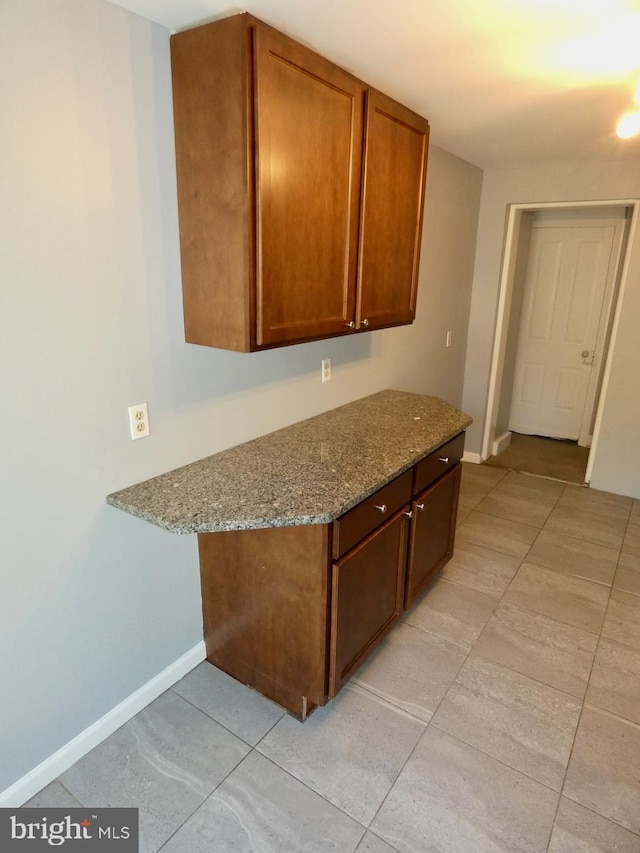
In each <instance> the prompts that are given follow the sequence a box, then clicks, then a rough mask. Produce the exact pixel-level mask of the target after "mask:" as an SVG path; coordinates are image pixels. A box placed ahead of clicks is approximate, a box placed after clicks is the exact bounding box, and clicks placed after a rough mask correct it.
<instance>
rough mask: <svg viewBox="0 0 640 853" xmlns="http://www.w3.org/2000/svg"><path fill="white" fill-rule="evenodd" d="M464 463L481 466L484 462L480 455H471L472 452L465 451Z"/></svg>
mask: <svg viewBox="0 0 640 853" xmlns="http://www.w3.org/2000/svg"><path fill="white" fill-rule="evenodd" d="M462 461H463V462H473V464H474V465H480V463H481V462H482V456H480V454H479V453H471V451H470V450H465V452H464V453H463V454H462Z"/></svg>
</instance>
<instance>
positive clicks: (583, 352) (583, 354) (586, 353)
mask: <svg viewBox="0 0 640 853" xmlns="http://www.w3.org/2000/svg"><path fill="white" fill-rule="evenodd" d="M589 355H590V353H589V350H588V349H583V350H582V357H583V358H589Z"/></svg>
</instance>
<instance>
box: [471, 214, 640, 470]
mask: <svg viewBox="0 0 640 853" xmlns="http://www.w3.org/2000/svg"><path fill="white" fill-rule="evenodd" d="M636 213H637V212H636V207H635V202H634V200H617V201H601V202H584V203H578V202H572V203H569V202H567V203H559V204H552V203H546V204H521V205H518V204H514V205H511V206H510V208H509V215H508V220H507V233H506V238H505V252H504V260H503V269H502V276H501V283H500V294H499V303H498V314H497V318H496V334H495V339H494V349H493V358H492V367H491V376H490V383H489V398H488V406H487V418H486V422H485V429H484V439H483V447H482V456H481V458H482V460H486V461H488V462H489V464H495V465H498V466H499V467H509V468H513V469H514V470H521V471H524V472H526V473H531V474H537V475H539V476H552V477H554V479H560V480H564V481H566V482H580V483H581V484H582V485H585V484H588V482H589V479H590V474H591V470H592V468H593V460H594V458H595V453H596V449H597V433H598V426H599V420H600V414H599V404H600V400H601V399H602V398H603V392H604V390H605V388H606V382H607V379H608V370H609V358H608V353H609V350H610V348H611V344H612V340H613V336H614V334H615V327H616V324H615V323H614V322H613V320H614V316H615V313H616V305H617V295H618V291H619V288H620V284H621V281H622V278H623V274H624V269H625V258H626V248H627V244H628V239H629V233H630V230H631V224H632V221H634V219H635V217H636ZM512 443H513V448H511V449H510V446H511V444H512ZM505 454H509V455H508V456H507V455H505ZM510 456H511V457H513V459H510ZM565 463H566V465H568V468H567V467H566V465H565ZM552 472H556V473H555V474H554V473H552ZM562 473H564V474H565V475H566V474H568V476H562Z"/></svg>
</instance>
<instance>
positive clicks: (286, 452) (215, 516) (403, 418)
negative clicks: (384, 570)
mask: <svg viewBox="0 0 640 853" xmlns="http://www.w3.org/2000/svg"><path fill="white" fill-rule="evenodd" d="M470 423H471V418H470V417H469V416H468V415H466V414H464V412H461V411H460V410H459V409H456V408H454V407H453V406H450V405H449V404H448V403H445V402H444V401H443V400H441V399H439V398H438V397H427V396H423V395H422V394H410V393H407V392H403V391H380V392H378V393H377V394H372V395H371V396H369V397H364V398H362V399H361V400H356V401H355V402H353V403H348V404H347V405H345V406H340V407H339V408H337V409H332V410H331V411H329V412H325V413H323V414H321V415H316V416H315V417H313V418H309V419H308V420H305V421H301V422H300V423H297V424H293V425H292V426H289V427H285V428H284V429H280V430H278V431H277V432H273V433H270V434H269V435H265V436H262V437H261V438H256V439H254V440H253V441H248V442H246V443H245V444H241V445H238V446H237V447H232V448H231V449H229V450H224V451H222V452H221V453H216V454H215V455H214V456H208V457H207V458H206V459H201V460H200V461H198V462H192V463H191V464H189V465H185V466H184V467H183V468H177V469H176V470H175V471H169V472H168V473H167V474H162V475H161V476H159V477H154V478H153V479H151V480H146V481H145V482H143V483H139V484H138V485H135V486H130V487H129V488H127V489H123V490H122V491H119V492H114V493H113V494H111V495H109V496H108V497H107V502H108V503H109V504H111V506H114V507H117V508H118V509H121V510H124V511H125V512H128V513H131V514H132V515H136V516H138V517H140V518H143V519H145V520H146V521H149V522H151V523H152V524H157V525H158V526H159V527H163V528H165V529H166V530H170V531H172V532H173V533H214V532H219V531H223V530H247V529H255V528H260V527H286V526H290V525H297V524H326V523H328V522H330V521H334V520H335V519H336V518H338V516H340V515H342V514H343V513H344V512H346V510H348V509H351V507H353V506H355V505H356V504H357V503H360V501H362V500H364V498H366V497H368V496H369V495H370V494H372V493H373V492H375V491H376V490H377V489H379V488H381V487H382V486H384V485H386V484H387V483H388V482H390V481H391V480H393V479H394V477H396V476H398V474H401V473H402V472H403V471H406V470H407V469H408V468H411V467H412V466H413V465H415V463H416V462H418V461H419V460H420V459H422V458H423V457H424V456H427V455H428V454H429V453H431V452H432V451H433V450H436V449H437V448H438V447H440V445H441V444H444V443H445V442H446V441H448V440H449V439H450V438H453V437H454V436H455V435H457V434H458V433H459V432H461V431H462V430H463V429H465V428H466V427H468V426H469V424H470Z"/></svg>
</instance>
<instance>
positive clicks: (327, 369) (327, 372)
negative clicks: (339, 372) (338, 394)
mask: <svg viewBox="0 0 640 853" xmlns="http://www.w3.org/2000/svg"><path fill="white" fill-rule="evenodd" d="M330 379H331V359H330V358H323V359H322V381H323V382H328V381H329V380H330Z"/></svg>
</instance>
